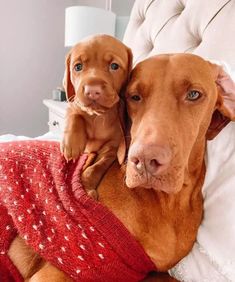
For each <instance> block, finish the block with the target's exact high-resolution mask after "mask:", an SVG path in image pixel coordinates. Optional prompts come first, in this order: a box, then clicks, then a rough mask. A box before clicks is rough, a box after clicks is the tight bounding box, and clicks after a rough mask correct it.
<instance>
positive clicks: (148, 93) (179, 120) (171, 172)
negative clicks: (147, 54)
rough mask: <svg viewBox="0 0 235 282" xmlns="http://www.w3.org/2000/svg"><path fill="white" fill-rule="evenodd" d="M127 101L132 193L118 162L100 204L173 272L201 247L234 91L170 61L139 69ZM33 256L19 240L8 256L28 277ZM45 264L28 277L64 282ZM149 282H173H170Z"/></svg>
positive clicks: (186, 62) (206, 73)
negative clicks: (211, 159)
mask: <svg viewBox="0 0 235 282" xmlns="http://www.w3.org/2000/svg"><path fill="white" fill-rule="evenodd" d="M126 100H127V104H128V111H129V115H130V118H131V121H132V126H131V145H130V149H129V154H128V160H127V170H126V182H127V186H128V187H129V188H128V187H127V186H126V185H125V184H124V181H123V179H124V176H125V169H120V167H119V165H118V163H117V162H115V163H114V164H113V166H111V168H110V169H109V170H108V172H107V173H106V174H105V176H104V178H103V180H102V181H101V183H100V185H99V190H98V191H99V200H100V201H101V202H102V203H103V204H104V205H106V206H107V207H108V208H109V209H110V210H112V212H113V213H114V214H115V215H116V216H117V217H118V218H119V219H120V220H121V222H122V223H123V224H124V225H125V226H126V228H127V229H128V230H129V231H130V233H131V234H132V235H133V236H134V237H135V238H136V239H137V240H138V241H139V242H140V243H141V245H142V246H143V248H144V250H145V252H146V253H147V254H148V255H149V257H150V258H151V259H152V261H153V262H154V263H155V265H156V268H157V269H158V270H159V271H166V270H168V269H169V268H171V267H172V266H173V265H175V264H176V263H177V262H178V261H179V260H180V259H182V258H183V257H184V256H185V255H187V253H188V252H189V251H190V250H191V248H192V245H193V243H194V241H195V238H196V234H197V229H198V226H199V224H200V221H201V218H202V194H201V188H202V184H203V180H204V175H205V164H204V152H205V146H206V139H207V138H213V137H214V136H215V135H216V134H217V133H218V132H219V131H220V130H221V129H222V127H223V126H224V125H225V124H227V123H228V122H229V121H230V120H235V85H234V83H233V82H232V81H231V79H230V78H229V77H228V75H227V74H226V73H224V72H223V70H222V69H221V68H220V67H218V66H216V65H212V64H210V63H209V62H207V61H205V60H203V59H202V58H200V57H198V56H194V55H187V54H177V55H163V56H156V57H152V58H149V59H147V60H145V61H143V62H142V63H140V64H138V65H137V66H136V68H135V69H134V70H133V73H132V76H131V81H130V83H129V86H128V90H127V92H126ZM130 188H131V189H130ZM27 248H28V247H27V246H26V245H25V243H24V242H23V240H20V239H19V237H18V238H16V239H15V240H14V242H13V244H12V245H11V248H10V250H9V256H10V258H11V259H12V261H13V262H14V263H15V265H16V266H17V267H18V269H19V270H20V271H21V273H25V272H26V265H28V264H29V262H30V261H31V260H32V257H33V254H32V250H31V251H30V249H29V248H28V249H27ZM23 262H25V264H23ZM27 263H28V264H27ZM43 263H44V264H45V262H42V261H40V264H39V263H35V264H34V265H32V266H31V267H30V269H28V270H27V272H28V273H29V270H30V271H31V272H32V273H34V275H33V279H32V280H31V281H44V282H45V281H65V276H64V275H63V274H62V273H61V272H59V270H57V274H58V276H56V274H55V273H56V270H55V268H54V267H53V266H51V265H49V264H46V266H45V265H44V264H43ZM25 277H30V276H26V274H25ZM41 277H43V279H44V280H43V279H42V278H41ZM45 277H50V278H48V280H46V279H45ZM54 277H55V279H54V280H52V278H54ZM58 277H60V278H58ZM150 281H170V280H169V277H167V275H163V276H161V278H156V280H154V278H153V277H151V278H150Z"/></svg>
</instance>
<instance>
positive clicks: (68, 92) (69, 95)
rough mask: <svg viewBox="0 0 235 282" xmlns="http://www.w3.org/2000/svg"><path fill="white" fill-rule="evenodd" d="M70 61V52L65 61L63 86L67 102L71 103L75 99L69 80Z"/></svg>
mask: <svg viewBox="0 0 235 282" xmlns="http://www.w3.org/2000/svg"><path fill="white" fill-rule="evenodd" d="M70 59H71V52H69V53H68V55H67V57H66V59H65V72H64V79H63V85H64V89H65V92H66V97H67V100H68V101H73V100H74V97H75V91H74V88H73V84H72V82H71V78H70Z"/></svg>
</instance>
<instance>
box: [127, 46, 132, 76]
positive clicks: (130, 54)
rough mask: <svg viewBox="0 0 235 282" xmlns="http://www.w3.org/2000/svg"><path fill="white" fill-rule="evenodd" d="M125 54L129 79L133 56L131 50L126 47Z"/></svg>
mask: <svg viewBox="0 0 235 282" xmlns="http://www.w3.org/2000/svg"><path fill="white" fill-rule="evenodd" d="M127 54H128V79H129V77H130V74H131V70H132V66H133V54H132V51H131V49H130V48H128V47H127Z"/></svg>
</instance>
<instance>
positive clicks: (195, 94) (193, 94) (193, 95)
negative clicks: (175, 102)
mask: <svg viewBox="0 0 235 282" xmlns="http://www.w3.org/2000/svg"><path fill="white" fill-rule="evenodd" d="M201 95H202V94H201V93H200V92H199V91H197V90H190V91H189V92H188V93H187V96H186V99H187V100H189V101H196V100H198V99H199V98H200V97H201Z"/></svg>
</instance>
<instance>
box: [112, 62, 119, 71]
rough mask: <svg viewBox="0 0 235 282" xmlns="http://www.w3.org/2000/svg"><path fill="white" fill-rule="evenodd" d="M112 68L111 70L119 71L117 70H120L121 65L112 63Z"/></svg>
mask: <svg viewBox="0 0 235 282" xmlns="http://www.w3.org/2000/svg"><path fill="white" fill-rule="evenodd" d="M110 68H111V69H112V70H117V69H119V65H118V64H117V63H112V64H111V65H110Z"/></svg>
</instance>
